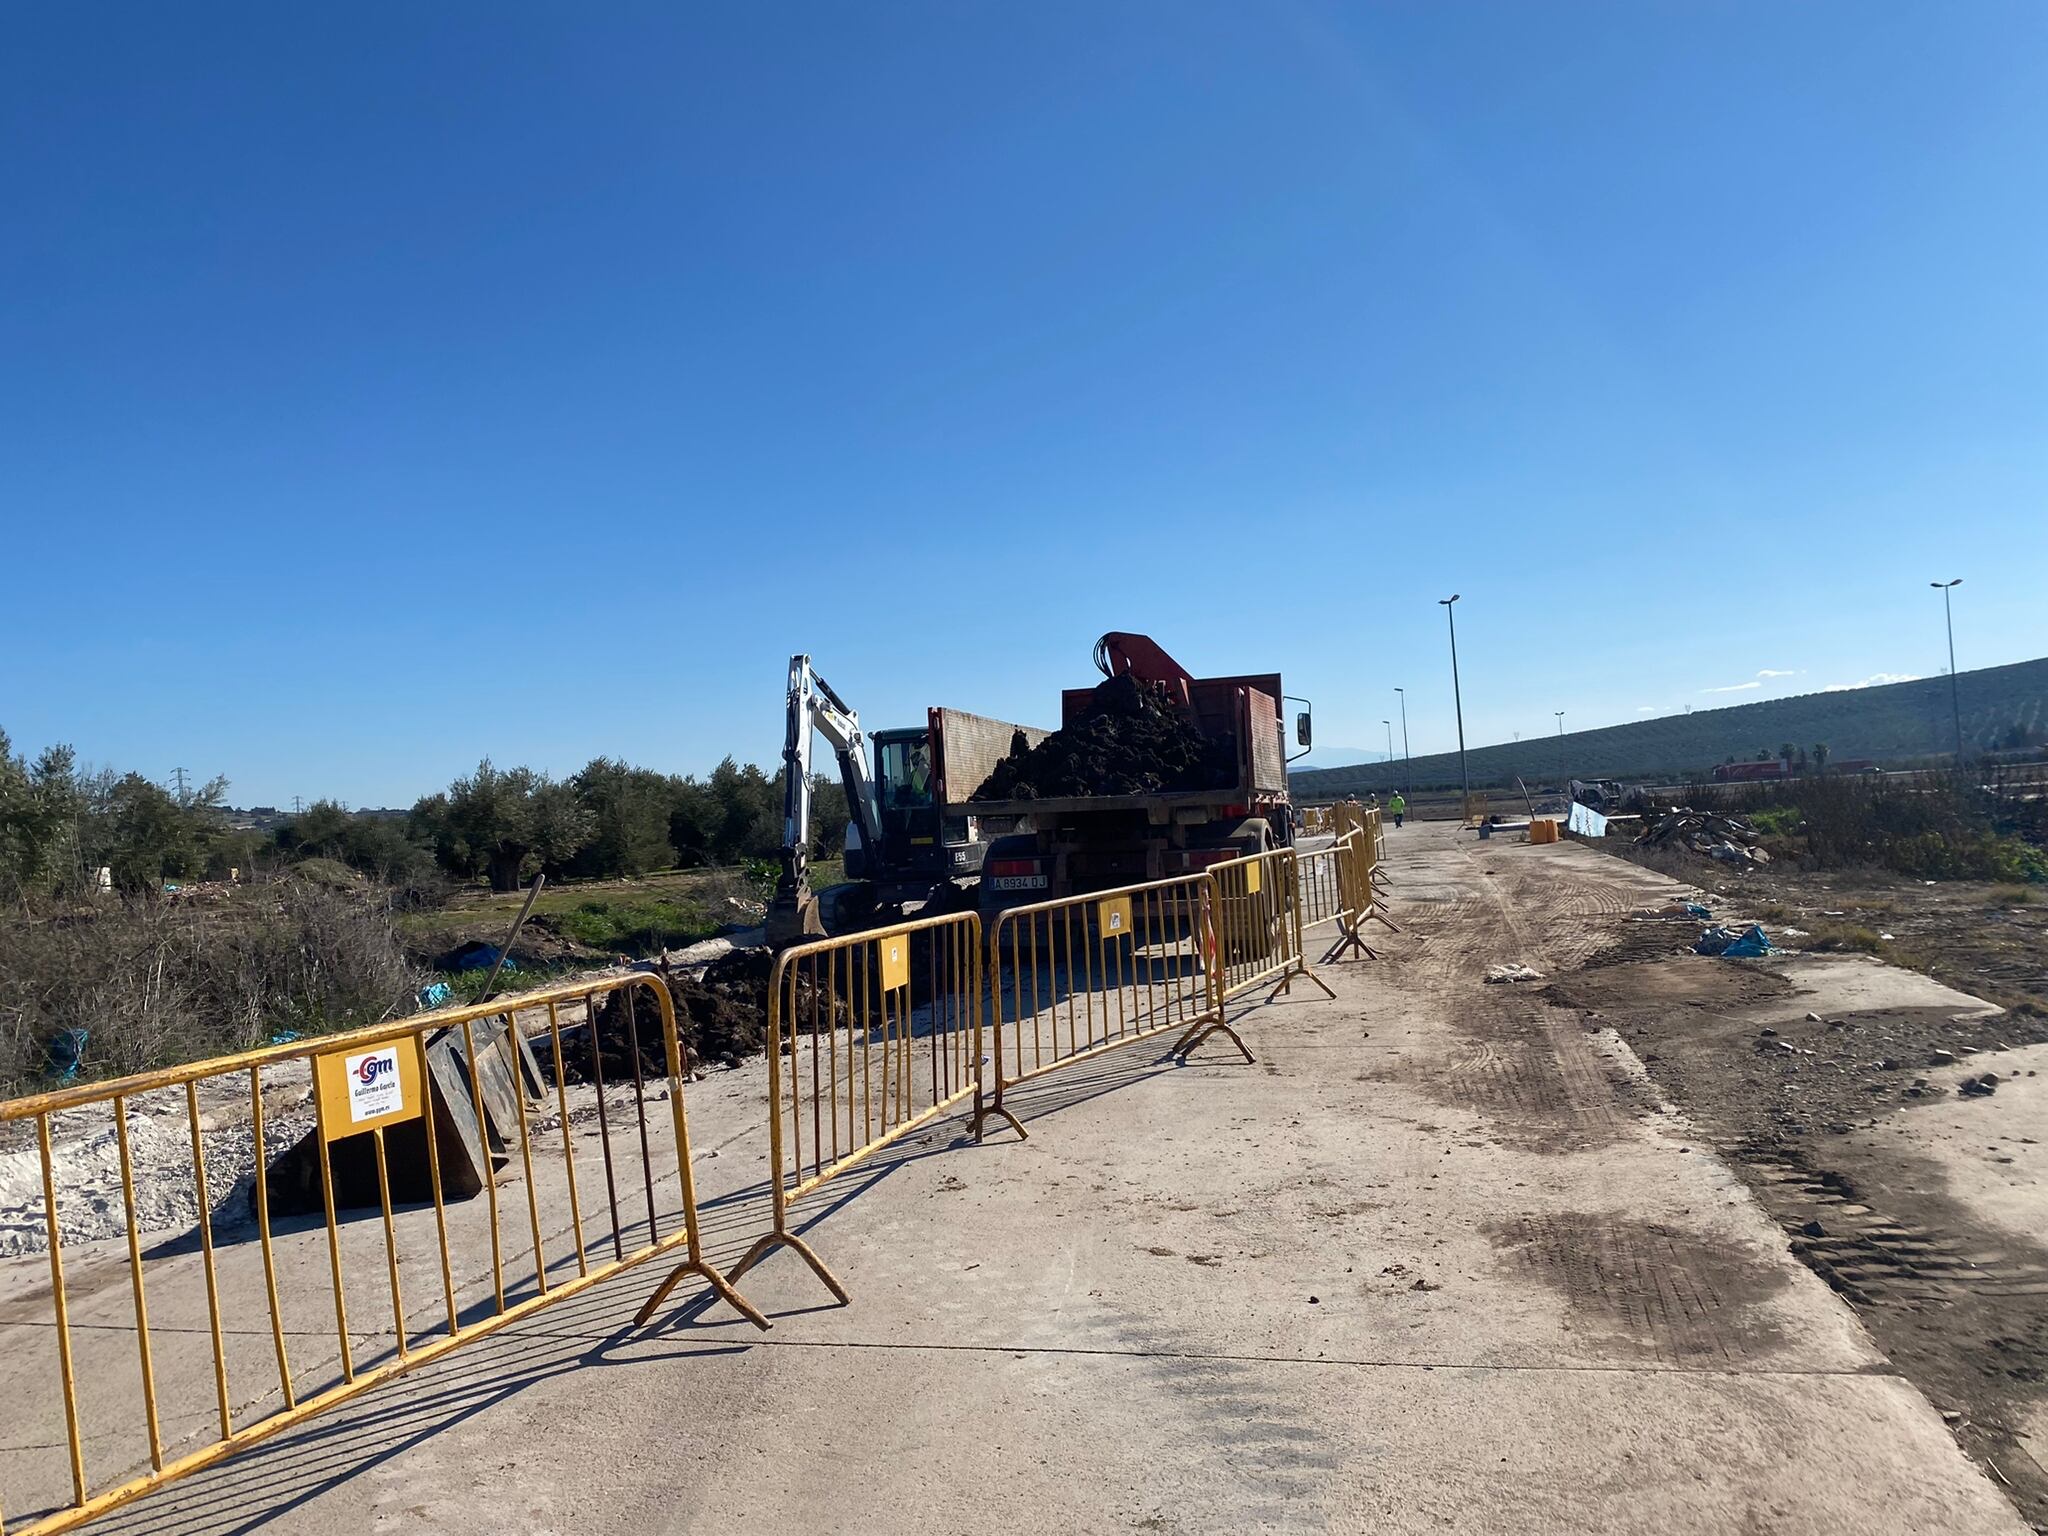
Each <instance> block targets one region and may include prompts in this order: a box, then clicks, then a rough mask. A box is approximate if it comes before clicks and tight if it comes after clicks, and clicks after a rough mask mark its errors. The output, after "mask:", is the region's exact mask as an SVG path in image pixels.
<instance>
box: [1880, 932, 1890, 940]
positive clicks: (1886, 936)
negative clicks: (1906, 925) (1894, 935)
mask: <svg viewBox="0 0 2048 1536" xmlns="http://www.w3.org/2000/svg"><path fill="white" fill-rule="evenodd" d="M1878 937H1879V938H1880V939H1890V938H1891V935H1890V934H1888V933H1880V934H1879V935H1878Z"/></svg>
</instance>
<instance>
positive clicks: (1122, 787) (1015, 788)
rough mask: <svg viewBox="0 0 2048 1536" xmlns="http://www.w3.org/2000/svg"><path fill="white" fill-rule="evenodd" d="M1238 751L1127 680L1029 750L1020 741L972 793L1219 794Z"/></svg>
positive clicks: (1104, 689) (1156, 690)
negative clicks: (1209, 791) (1205, 791)
mask: <svg viewBox="0 0 2048 1536" xmlns="http://www.w3.org/2000/svg"><path fill="white" fill-rule="evenodd" d="M1236 768H1237V754H1236V745H1235V743H1234V742H1233V741H1231V740H1230V739H1228V738H1225V739H1223V740H1220V741H1219V740H1212V739H1211V738H1209V737H1206V736H1204V735H1203V734H1202V733H1201V732H1200V731H1199V730H1197V729H1196V728H1195V723H1194V721H1193V720H1191V719H1190V718H1189V717H1188V716H1187V714H1186V713H1185V712H1184V711H1182V710H1181V709H1179V708H1178V707H1176V706H1175V705H1174V703H1173V702H1172V700H1171V698H1170V697H1169V696H1168V694H1167V691H1166V688H1165V686H1164V685H1163V684H1159V683H1147V682H1141V681H1140V680H1139V679H1137V678H1135V677H1132V676H1130V675H1129V674H1126V675H1124V676H1122V677H1113V678H1110V679H1109V680H1108V681H1107V682H1105V683H1102V684H1101V685H1099V686H1098V687H1097V688H1096V690H1095V697H1094V699H1093V700H1092V701H1090V703H1089V706H1088V712H1087V713H1086V714H1085V715H1083V716H1082V717H1081V718H1080V719H1079V720H1077V721H1075V722H1074V723H1073V724H1072V725H1070V726H1067V727H1065V728H1064V729H1062V730H1057V731H1054V732H1053V733H1052V734H1051V735H1050V736H1047V737H1046V738H1045V739H1044V740H1042V741H1041V742H1039V744H1038V745H1037V746H1035V747H1026V746H1024V745H1023V744H1022V742H1021V741H1019V742H1017V743H1015V744H1013V745H1012V747H1011V749H1010V755H1009V756H1008V757H1006V758H1004V759H1003V760H1002V761H1001V762H999V763H997V764H996V766H995V771H994V772H993V773H991V774H990V775H989V776H988V777H987V778H986V779H985V780H983V781H982V784H981V787H980V788H979V789H977V790H975V792H974V795H973V798H974V799H976V800H1060V799H1067V798H1070V797H1080V796H1087V795H1149V794H1159V793H1163V792H1171V791H1177V790H1199V789H1221V788H1223V787H1225V786H1226V785H1228V784H1229V783H1230V782H1231V781H1232V780H1233V779H1234V778H1235V776H1236Z"/></svg>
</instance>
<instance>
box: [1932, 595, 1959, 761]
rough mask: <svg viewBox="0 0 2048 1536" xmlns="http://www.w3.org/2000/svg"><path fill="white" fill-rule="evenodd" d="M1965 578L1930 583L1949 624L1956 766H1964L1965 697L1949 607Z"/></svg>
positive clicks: (1949, 676) (1949, 666)
mask: <svg viewBox="0 0 2048 1536" xmlns="http://www.w3.org/2000/svg"><path fill="white" fill-rule="evenodd" d="M1962 584H1963V578H1962V577H1960V576H1958V577H1957V578H1956V579H1955V580H1954V581H1930V582H1929V583H1927V585H1929V586H1930V587H1936V588H1939V589H1940V591H1941V616H1942V618H1943V619H1944V620H1945V621H1946V622H1947V624H1948V703H1949V708H1950V709H1952V710H1954V711H1955V717H1956V766H1957V767H1958V768H1960V767H1961V766H1962V765H1963V696H1962V694H1961V692H1960V691H1959V690H1958V688H1957V686H1956V617H1955V613H1954V611H1953V610H1952V609H1951V608H1950V607H1949V601H1948V594H1949V592H1950V590H1951V589H1952V588H1955V587H1960V586H1961V585H1962Z"/></svg>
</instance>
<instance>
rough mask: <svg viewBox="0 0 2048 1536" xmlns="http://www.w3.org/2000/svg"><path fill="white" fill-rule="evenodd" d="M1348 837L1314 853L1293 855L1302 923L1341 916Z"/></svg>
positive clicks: (1308, 924)
mask: <svg viewBox="0 0 2048 1536" xmlns="http://www.w3.org/2000/svg"><path fill="white" fill-rule="evenodd" d="M1347 842H1348V839H1346V838H1340V839H1338V840H1337V841H1336V842H1334V843H1332V844H1331V845H1330V846H1329V847H1327V848H1318V849H1316V850H1315V851H1314V852H1313V853H1301V852H1297V853H1296V854H1295V860H1294V874H1295V879H1296V881H1297V882H1298V883H1299V886H1300V895H1301V926H1302V927H1303V928H1304V929H1307V928H1314V927H1316V926H1318V925H1319V924H1322V923H1327V922H1330V921H1331V920H1332V919H1338V918H1342V917H1343V916H1344V914H1345V911H1346V908H1345V904H1344V877H1345V873H1346V871H1345V867H1344V861H1345V859H1346V858H1348V857H1350V855H1351V850H1350V848H1349V847H1348V846H1347Z"/></svg>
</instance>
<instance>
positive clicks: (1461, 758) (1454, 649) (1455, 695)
mask: <svg viewBox="0 0 2048 1536" xmlns="http://www.w3.org/2000/svg"><path fill="white" fill-rule="evenodd" d="M1462 595H1463V594H1461V593H1457V592H1453V593H1452V594H1451V595H1450V596H1449V597H1440V598H1438V599H1437V606H1439V607H1440V608H1442V609H1443V611H1444V617H1445V618H1447V619H1449V620H1450V621H1451V702H1452V704H1453V705H1455V706H1456V708H1457V711H1458V778H1459V780H1460V782H1462V783H1463V785H1464V786H1465V799H1464V803H1463V804H1462V805H1461V806H1460V812H1461V814H1460V817H1459V819H1460V820H1461V821H1462V820H1464V819H1465V818H1466V817H1469V816H1470V815H1471V814H1472V773H1471V770H1470V769H1469V768H1468V767H1467V766H1466V764H1465V695H1464V693H1463V692H1462V691H1461V690H1460V688H1459V687H1458V613H1457V610H1456V609H1455V608H1454V607H1453V606H1452V604H1454V603H1456V602H1457V600H1458V599H1459V597H1460V596H1462Z"/></svg>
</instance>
